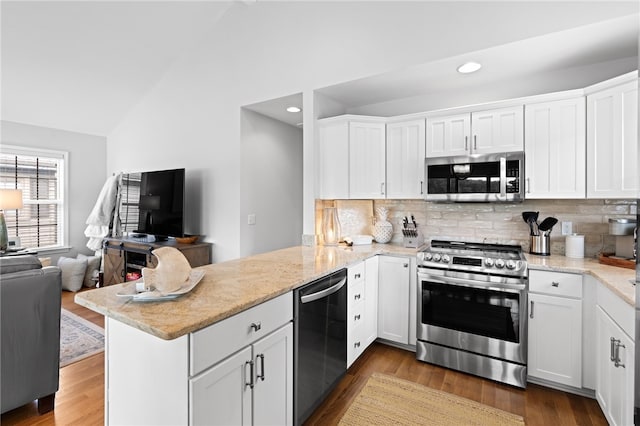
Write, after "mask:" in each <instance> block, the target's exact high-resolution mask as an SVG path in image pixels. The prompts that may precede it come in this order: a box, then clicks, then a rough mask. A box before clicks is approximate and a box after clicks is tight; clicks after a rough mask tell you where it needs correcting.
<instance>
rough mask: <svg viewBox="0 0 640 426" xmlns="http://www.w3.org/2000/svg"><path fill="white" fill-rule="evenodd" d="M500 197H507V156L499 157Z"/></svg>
mask: <svg viewBox="0 0 640 426" xmlns="http://www.w3.org/2000/svg"><path fill="white" fill-rule="evenodd" d="M500 197H501V198H503V199H504V198H506V197H507V158H506V157H500Z"/></svg>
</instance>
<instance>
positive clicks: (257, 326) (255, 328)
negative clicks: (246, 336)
mask: <svg viewBox="0 0 640 426" xmlns="http://www.w3.org/2000/svg"><path fill="white" fill-rule="evenodd" d="M249 327H251V328H252V329H253V331H258V330H260V329H261V328H262V323H261V322H260V321H258V322H252V323H251V325H250V326H249Z"/></svg>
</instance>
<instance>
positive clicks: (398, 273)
mask: <svg viewBox="0 0 640 426" xmlns="http://www.w3.org/2000/svg"><path fill="white" fill-rule="evenodd" d="M379 262H380V264H379V269H378V273H379V276H378V279H379V281H378V300H379V303H378V337H380V338H383V339H387V340H391V341H393V342H397V343H403V344H405V345H406V344H408V343H409V284H410V276H409V271H410V268H409V266H410V262H409V259H406V258H402V257H393V256H379Z"/></svg>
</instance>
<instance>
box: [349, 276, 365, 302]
mask: <svg viewBox="0 0 640 426" xmlns="http://www.w3.org/2000/svg"><path fill="white" fill-rule="evenodd" d="M347 297H348V298H349V306H355V305H359V304H361V303H362V302H364V281H362V280H361V281H356V283H355V284H349V289H348V290H347Z"/></svg>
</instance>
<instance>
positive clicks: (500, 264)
mask: <svg viewBox="0 0 640 426" xmlns="http://www.w3.org/2000/svg"><path fill="white" fill-rule="evenodd" d="M496 268H499V269H502V268H504V260H503V259H498V260H496Z"/></svg>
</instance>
